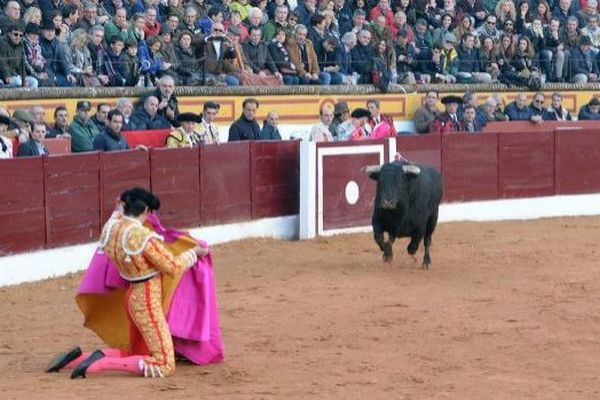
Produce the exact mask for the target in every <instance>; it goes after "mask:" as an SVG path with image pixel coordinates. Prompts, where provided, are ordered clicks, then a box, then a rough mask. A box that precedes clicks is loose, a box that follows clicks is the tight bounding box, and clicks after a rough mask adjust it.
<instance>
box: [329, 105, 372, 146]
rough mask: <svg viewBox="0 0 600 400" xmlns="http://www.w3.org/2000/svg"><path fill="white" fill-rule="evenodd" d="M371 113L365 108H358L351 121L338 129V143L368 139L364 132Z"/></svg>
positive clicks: (352, 114)
mask: <svg viewBox="0 0 600 400" xmlns="http://www.w3.org/2000/svg"><path fill="white" fill-rule="evenodd" d="M370 116H371V113H370V112H369V110H367V109H365V108H357V109H355V110H354V111H352V113H351V114H350V117H351V118H350V119H349V120H348V121H346V122H344V123H343V124H341V125H340V126H339V127H338V138H337V140H338V141H341V140H363V139H367V138H368V137H367V134H366V132H365V130H364V127H365V125H366V124H367V123H368V120H369V117H370Z"/></svg>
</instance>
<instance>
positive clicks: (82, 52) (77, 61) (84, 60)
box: [69, 29, 101, 87]
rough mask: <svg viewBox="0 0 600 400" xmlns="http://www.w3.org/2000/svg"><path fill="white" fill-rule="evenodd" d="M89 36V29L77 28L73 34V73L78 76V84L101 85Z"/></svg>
mask: <svg viewBox="0 0 600 400" xmlns="http://www.w3.org/2000/svg"><path fill="white" fill-rule="evenodd" d="M88 43H89V36H88V33H87V31H85V30H83V29H76V30H75V31H74V32H73V33H72V34H71V48H70V53H69V56H70V61H69V63H70V64H71V73H73V75H75V77H76V78H77V84H78V85H79V86H84V87H98V86H101V83H100V80H98V78H97V77H96V73H95V72H94V66H93V62H92V55H91V53H90V49H89V47H88Z"/></svg>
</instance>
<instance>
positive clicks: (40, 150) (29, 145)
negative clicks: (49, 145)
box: [17, 122, 48, 157]
mask: <svg viewBox="0 0 600 400" xmlns="http://www.w3.org/2000/svg"><path fill="white" fill-rule="evenodd" d="M45 138H46V124H40V123H37V122H34V123H32V126H31V138H30V139H29V140H28V141H27V142H25V143H23V144H22V145H20V146H19V150H17V157H32V156H43V155H45V154H48V149H46V146H44V139H45Z"/></svg>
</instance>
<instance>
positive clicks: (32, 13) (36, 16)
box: [23, 7, 42, 25]
mask: <svg viewBox="0 0 600 400" xmlns="http://www.w3.org/2000/svg"><path fill="white" fill-rule="evenodd" d="M23 22H25V24H28V23H32V24H36V25H40V24H41V23H42V10H40V9H39V8H37V7H29V8H28V9H27V11H25V14H23Z"/></svg>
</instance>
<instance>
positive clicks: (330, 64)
mask: <svg viewBox="0 0 600 400" xmlns="http://www.w3.org/2000/svg"><path fill="white" fill-rule="evenodd" d="M346 55H349V53H346V51H345V50H344V49H343V48H342V46H340V44H339V42H338V40H337V39H336V38H335V37H333V36H329V37H328V38H327V39H325V41H324V42H323V45H322V53H321V57H318V55H317V57H318V58H319V65H320V68H321V70H323V72H327V73H328V74H329V75H331V81H330V82H329V83H330V84H331V85H339V84H341V83H348V82H350V79H352V75H346V74H345V73H342V72H340V71H342V68H345V64H346V62H345V60H344V58H345V57H346ZM347 65H348V66H350V62H349V60H348V63H347Z"/></svg>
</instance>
